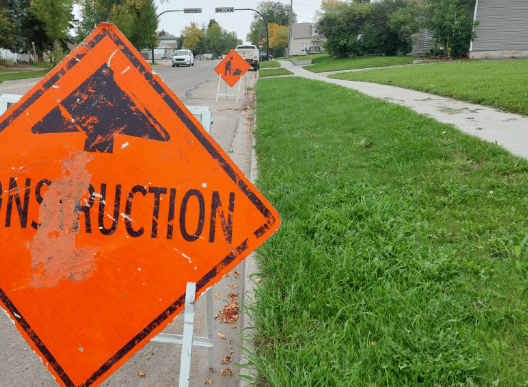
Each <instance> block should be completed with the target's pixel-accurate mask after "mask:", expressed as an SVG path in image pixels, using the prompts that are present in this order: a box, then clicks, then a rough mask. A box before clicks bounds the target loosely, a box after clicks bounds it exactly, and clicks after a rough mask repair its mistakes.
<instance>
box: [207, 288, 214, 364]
mask: <svg viewBox="0 0 528 387" xmlns="http://www.w3.org/2000/svg"><path fill="white" fill-rule="evenodd" d="M206 302H207V338H208V339H209V340H210V342H211V343H213V319H214V317H213V288H209V290H208V291H207V294H206ZM208 352H209V368H210V369H211V371H214V346H212V345H211V346H210V347H209V349H208Z"/></svg>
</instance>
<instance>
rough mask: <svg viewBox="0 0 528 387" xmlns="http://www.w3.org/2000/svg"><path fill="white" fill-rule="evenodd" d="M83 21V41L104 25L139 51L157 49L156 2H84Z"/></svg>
mask: <svg viewBox="0 0 528 387" xmlns="http://www.w3.org/2000/svg"><path fill="white" fill-rule="evenodd" d="M79 4H80V5H81V7H82V10H81V14H82V21H81V23H80V24H79V26H78V28H77V36H78V39H80V40H83V39H84V38H86V36H88V35H89V34H90V33H91V32H92V31H93V29H94V28H96V27H97V26H98V25H99V24H100V23H102V22H104V21H108V22H110V23H112V24H114V25H115V26H116V27H117V28H118V29H119V30H120V31H121V32H122V33H123V35H125V36H126V37H127V38H128V40H130V42H131V43H132V45H134V47H136V48H137V49H138V50H140V49H142V48H154V47H156V46H157V35H156V29H157V28H158V19H157V18H156V6H155V4H154V0H80V3H79Z"/></svg>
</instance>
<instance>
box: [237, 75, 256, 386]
mask: <svg viewBox="0 0 528 387" xmlns="http://www.w3.org/2000/svg"><path fill="white" fill-rule="evenodd" d="M258 80H259V76H258V72H257V81H256V82H258ZM256 82H255V87H256ZM255 100H256V94H255ZM256 126H257V116H256V115H253V129H252V133H251V148H250V150H251V157H250V165H249V176H248V177H249V180H250V181H251V182H252V183H253V184H255V182H256V181H257V178H258V173H259V171H258V164H257V152H255V146H256V144H257V142H256V139H255V136H254V135H253V131H254V130H255V128H256ZM255 255H256V252H252V253H251V254H249V256H248V257H247V258H246V259H245V260H244V261H243V262H244V298H243V300H244V303H243V308H242V345H243V346H244V349H243V350H242V353H241V355H240V364H241V365H242V366H245V367H247V368H241V369H240V375H243V376H249V377H254V376H255V374H256V371H255V369H254V367H253V366H252V365H251V364H250V363H249V359H248V353H247V352H246V350H247V351H249V352H250V353H254V347H253V343H252V341H251V332H252V331H253V328H254V325H253V321H252V320H251V316H250V315H249V314H248V313H247V312H246V306H247V305H250V304H251V305H254V304H255V301H256V300H255V288H256V285H257V284H256V283H255V281H253V279H252V278H251V276H252V274H254V273H256V272H257V270H258V264H257V261H256V259H255ZM250 383H251V382H250V381H248V380H246V379H242V378H240V377H239V378H238V380H237V387H246V386H249V385H250Z"/></svg>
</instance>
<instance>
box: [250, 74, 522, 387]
mask: <svg viewBox="0 0 528 387" xmlns="http://www.w3.org/2000/svg"><path fill="white" fill-rule="evenodd" d="M256 112H257V116H258V127H257V129H256V132H255V134H256V136H257V144H258V146H257V152H258V159H259V169H260V174H259V179H258V187H259V189H260V190H261V191H262V192H263V193H264V195H266V197H267V198H268V199H269V200H270V202H271V203H272V204H273V205H274V206H275V208H276V209H277V210H278V211H279V213H280V214H281V218H282V225H281V228H280V230H279V231H278V232H277V233H276V234H275V235H274V236H273V237H272V238H271V239H270V240H269V241H267V242H266V243H265V244H264V245H263V246H262V247H261V248H260V249H259V254H258V259H259V263H260V268H261V273H260V275H261V276H262V281H261V282H260V283H259V287H258V290H257V296H258V303H257V306H255V307H254V308H253V309H252V313H253V314H254V320H255V324H256V333H255V336H254V340H255V344H256V354H255V356H254V357H253V359H252V361H253V362H254V363H255V364H256V366H257V368H258V370H259V373H260V374H261V375H262V377H263V378H265V379H266V382H265V383H267V384H265V385H273V386H277V387H279V386H281V387H283V386H378V387H379V386H435V385H436V386H491V385H504V386H521V385H525V384H524V383H525V382H526V381H527V379H528V353H527V349H528V314H527V310H528V308H527V305H528V253H527V248H528V244H525V243H526V239H525V237H526V235H527V233H528V228H527V227H526V226H527V224H526V222H527V220H526V214H527V213H528V198H527V195H526V181H527V180H528V162H527V161H525V160H524V159H521V158H517V157H513V156H511V155H510V154H508V153H507V152H506V151H504V150H503V149H501V148H500V147H498V146H496V145H494V144H490V143H486V142H483V141H481V140H479V139H476V138H473V137H471V136H468V135H465V134H462V133H461V132H459V131H458V130H456V129H455V128H453V127H451V126H448V125H443V124H440V123H437V122H436V121H434V120H432V119H429V118H427V117H424V116H421V115H418V114H416V113H414V112H412V111H411V110H409V109H407V108H405V107H401V106H397V105H391V104H389V103H386V102H382V101H380V100H376V99H374V98H371V97H367V96H364V95H361V94H359V93H357V92H355V91H353V90H349V89H346V88H343V87H339V86H334V85H329V84H325V83H322V82H317V81H311V80H306V79H300V78H283V79H265V80H260V81H259V82H258V84H257V107H256ZM499 383H500V384H499Z"/></svg>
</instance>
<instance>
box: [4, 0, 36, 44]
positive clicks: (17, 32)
mask: <svg viewBox="0 0 528 387" xmlns="http://www.w3.org/2000/svg"><path fill="white" fill-rule="evenodd" d="M28 7H29V4H27V5H26V4H24V2H23V1H21V0H0V10H3V11H2V15H3V17H2V19H3V21H1V22H0V23H2V25H3V26H4V28H7V29H8V30H9V31H10V32H11V33H10V34H8V33H7V30H6V35H4V36H3V38H2V40H4V43H6V45H5V46H2V47H4V48H7V49H9V50H11V51H13V52H20V51H22V50H24V48H25V45H26V40H25V39H24V37H23V36H22V31H21V28H22V23H23V21H24V19H25V18H26V17H27V14H28V12H27V8H28ZM11 27H12V28H11ZM8 42H9V43H8Z"/></svg>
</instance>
